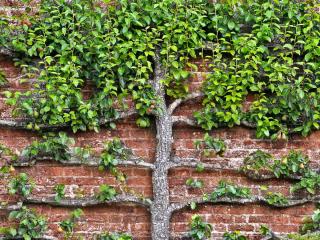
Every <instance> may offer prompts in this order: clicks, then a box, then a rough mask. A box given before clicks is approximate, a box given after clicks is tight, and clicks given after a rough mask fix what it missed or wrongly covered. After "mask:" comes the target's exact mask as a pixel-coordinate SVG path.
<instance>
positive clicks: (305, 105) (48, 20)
mask: <svg viewBox="0 0 320 240" xmlns="http://www.w3.org/2000/svg"><path fill="white" fill-rule="evenodd" d="M316 4H317V1H315V0H311V1H306V2H305V1H302V2H300V1H288V0H281V1H274V2H271V1H263V0H246V1H239V2H236V3H235V2H233V1H221V2H220V3H217V4H209V3H208V2H207V1H206V0H189V1H188V3H187V4H185V2H184V1H182V0H174V1H169V0H162V1H153V0H135V1H130V3H129V1H128V0H119V1H117V2H116V6H113V5H112V6H109V7H107V8H101V7H98V6H96V4H95V1H94V0H92V1H91V0H74V1H72V3H68V1H67V0H49V1H42V3H41V9H40V12H39V13H38V14H37V15H36V16H35V17H33V18H31V20H30V21H27V22H23V24H22V26H18V27H16V28H18V29H15V32H18V34H11V35H10V34H8V32H10V31H9V30H8V29H9V27H5V29H6V30H3V31H5V33H4V34H3V37H1V42H2V43H3V45H4V46H6V47H7V48H11V49H12V50H13V51H15V52H16V54H17V56H18V59H19V60H18V62H17V63H18V64H19V65H20V66H21V67H22V69H23V71H24V72H25V73H27V74H26V75H28V76H29V77H34V76H37V78H38V81H37V82H35V83H33V86H34V90H31V91H28V92H26V93H20V92H16V93H14V94H13V93H10V92H7V97H8V101H7V102H8V103H9V104H12V105H15V107H16V113H18V114H24V115H27V116H29V117H30V118H31V119H32V122H31V123H30V125H29V127H30V128H34V129H38V128H39V124H40V123H47V124H50V125H59V124H60V125H61V124H68V125H71V126H72V129H73V131H78V130H86V129H95V130H98V128H99V126H100V124H101V123H104V122H105V120H107V119H110V118H116V117H117V116H118V113H117V111H116V109H119V108H120V109H121V108H122V109H126V107H127V106H126V104H125V101H122V100H124V99H129V98H130V99H132V100H133V101H134V103H135V108H136V110H137V111H138V113H139V115H140V117H139V118H138V119H137V124H138V125H139V126H141V127H147V126H149V125H150V119H149V117H148V115H150V114H151V113H161V109H159V108H158V106H157V102H158V98H157V96H156V94H155V92H154V90H153V89H152V86H151V84H150V81H149V80H150V79H152V77H153V74H154V56H155V55H156V53H157V51H158V52H159V54H160V60H161V63H162V65H163V68H164V70H165V78H164V79H163V83H164V84H165V86H166V92H167V94H168V95H169V96H171V97H174V98H178V97H183V96H184V95H185V94H186V93H187V92H188V85H187V82H186V81H185V80H186V79H187V78H188V77H189V76H191V71H192V70H194V69H196V66H195V65H194V64H192V63H191V61H190V60H191V59H192V58H196V57H197V56H200V57H202V58H205V59H206V60H208V61H209V62H210V64H209V68H210V71H211V72H212V73H210V74H209V75H208V76H207V79H206V81H205V83H204V86H203V92H204V93H205V97H204V100H203V105H204V108H203V110H202V111H199V112H197V113H195V117H196V119H197V122H198V123H199V124H200V125H201V126H202V127H203V128H204V129H207V130H210V129H212V128H214V127H219V126H221V125H222V126H229V127H231V126H234V125H237V124H240V123H241V122H243V121H246V122H249V123H250V124H252V125H255V126H256V127H257V136H258V137H261V138H262V137H267V138H270V137H271V138H286V135H287V134H288V133H289V132H299V133H301V134H303V135H307V134H308V133H310V131H312V130H313V129H318V128H319V124H318V121H319V118H320V109H319V104H318V101H319V99H318V98H319V97H318V96H319V94H318V92H319V90H318V88H319V75H320V71H319V68H320V64H319V60H320V46H319V37H320V31H319V28H320V27H319V26H320V24H319V23H320V17H319V16H320V15H319V13H318V12H316V11H315V8H316V6H317V5H316ZM1 24H2V25H3V26H7V24H6V21H5V20H2V21H1ZM207 43H209V44H207ZM208 48H210V50H211V52H212V54H205V53H207V52H206V51H204V50H207V49H208ZM157 49H159V50H157ZM34 58H38V59H39V61H36V62H35V61H34ZM190 70H191V71H190ZM88 85H90V86H92V87H93V92H94V94H90V95H89V96H87V95H84V92H83V89H84V88H85V87H86V86H88ZM248 95H253V96H254V100H253V102H252V104H251V105H250V107H249V109H248V110H246V109H245V108H244V107H243V103H244V101H245V100H246V98H247V96H248ZM109 126H110V127H112V128H113V127H115V125H114V123H111V124H109Z"/></svg>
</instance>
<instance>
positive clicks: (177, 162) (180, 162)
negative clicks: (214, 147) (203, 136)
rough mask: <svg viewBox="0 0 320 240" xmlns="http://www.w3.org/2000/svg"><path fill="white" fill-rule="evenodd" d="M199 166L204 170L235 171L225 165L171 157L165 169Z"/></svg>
mask: <svg viewBox="0 0 320 240" xmlns="http://www.w3.org/2000/svg"><path fill="white" fill-rule="evenodd" d="M199 165H201V166H203V167H204V169H206V170H235V169H234V168H232V167H228V166H226V164H222V163H204V162H201V161H200V160H199V159H196V158H180V157H173V158H172V161H171V162H169V163H168V165H167V167H168V169H170V168H178V167H191V168H196V167H198V166H199Z"/></svg>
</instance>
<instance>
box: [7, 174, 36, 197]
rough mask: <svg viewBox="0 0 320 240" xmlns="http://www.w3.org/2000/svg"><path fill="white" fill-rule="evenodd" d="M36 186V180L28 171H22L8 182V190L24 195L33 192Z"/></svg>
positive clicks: (11, 192)
mask: <svg viewBox="0 0 320 240" xmlns="http://www.w3.org/2000/svg"><path fill="white" fill-rule="evenodd" d="M34 186H35V184H34V182H33V181H32V180H31V179H30V178H29V177H28V175H27V174H26V173H20V174H19V175H17V176H15V177H13V178H12V179H11V180H10V182H9V184H8V191H9V193H10V194H20V195H22V196H23V197H27V196H29V195H30V194H31V192H32V190H33V189H34Z"/></svg>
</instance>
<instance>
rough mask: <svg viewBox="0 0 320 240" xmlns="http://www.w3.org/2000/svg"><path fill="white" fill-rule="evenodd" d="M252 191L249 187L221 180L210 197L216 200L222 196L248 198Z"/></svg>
mask: <svg viewBox="0 0 320 240" xmlns="http://www.w3.org/2000/svg"><path fill="white" fill-rule="evenodd" d="M250 196H251V191H250V189H249V188H247V187H241V186H237V185H235V184H233V183H231V182H228V181H225V180H221V181H220V182H219V183H218V186H217V187H216V189H215V190H214V191H213V192H212V193H211V194H210V196H209V199H210V200H212V201H215V200H217V199H219V198H222V197H227V198H248V197H250Z"/></svg>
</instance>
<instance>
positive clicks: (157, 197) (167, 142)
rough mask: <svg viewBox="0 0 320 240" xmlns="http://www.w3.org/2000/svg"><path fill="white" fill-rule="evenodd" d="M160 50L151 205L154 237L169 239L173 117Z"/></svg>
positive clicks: (155, 88) (157, 71) (156, 87)
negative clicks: (169, 176) (166, 96)
mask: <svg viewBox="0 0 320 240" xmlns="http://www.w3.org/2000/svg"><path fill="white" fill-rule="evenodd" d="M159 52H160V51H159V50H158V51H157V53H156V57H155V71H154V82H153V87H154V90H155V91H156V93H157V96H158V97H159V100H160V103H159V107H160V108H161V110H162V111H161V113H160V114H159V115H158V116H157V118H156V126H157V151H156V159H155V169H154V171H153V175H152V183H153V204H152V206H151V221H152V239H153V240H168V239H169V237H170V226H169V225H170V215H171V213H170V211H169V205H170V201H169V185H168V168H167V166H168V163H169V161H170V155H171V148H172V119H171V116H170V114H169V113H168V111H167V106H166V102H165V92H164V89H163V85H162V84H161V80H162V79H163V78H164V70H163V69H162V67H161V60H160V54H159Z"/></svg>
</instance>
